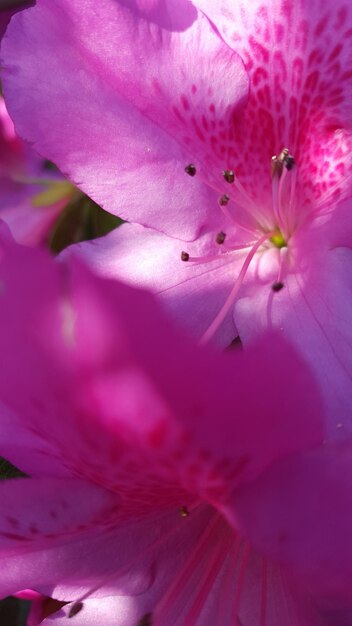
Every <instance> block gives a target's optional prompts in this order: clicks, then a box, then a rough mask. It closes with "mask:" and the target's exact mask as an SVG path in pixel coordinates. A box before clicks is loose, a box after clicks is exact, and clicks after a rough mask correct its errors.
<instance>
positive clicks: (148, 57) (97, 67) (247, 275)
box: [2, 0, 352, 437]
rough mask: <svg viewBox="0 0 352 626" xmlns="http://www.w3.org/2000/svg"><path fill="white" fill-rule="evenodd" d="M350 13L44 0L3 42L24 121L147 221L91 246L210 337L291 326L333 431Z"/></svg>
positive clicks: (53, 153)
mask: <svg viewBox="0 0 352 626" xmlns="http://www.w3.org/2000/svg"><path fill="white" fill-rule="evenodd" d="M194 5H197V6H199V7H200V8H201V9H203V10H204V12H205V13H206V15H209V17H210V18H211V20H213V22H214V24H215V28H212V27H211V25H210V24H209V23H208V21H207V20H206V19H205V18H204V16H202V15H201V14H199V13H198V12H197V10H196V8H195V6H194ZM351 27H352V8H351V7H350V4H349V3H348V2H347V1H346V0H337V1H336V2H333V3H329V4H328V5H326V3H325V2H324V0H309V1H308V0H299V1H297V2H293V0H292V2H291V1H290V0H275V1H274V2H271V3H270V4H267V3H263V2H262V1H260V2H259V0H253V1H251V2H246V3H243V2H241V1H239V2H236V3H233V2H229V1H228V2H226V1H223V2H220V1H219V2H207V1H206V0H204V1H201V0H199V2H194V3H193V4H192V3H189V2H186V1H185V0H179V1H178V2H175V1H171V0H156V1H155V2H137V1H132V0H130V1H126V0H124V1H122V0H120V1H117V0H102V1H101V2H99V3H98V6H97V3H96V2H95V0H87V1H86V2H85V4H84V7H82V3H81V2H80V1H79V0H59V1H58V2H55V4H53V3H52V2H51V1H50V0H38V2H37V6H36V7H35V8H33V9H29V10H28V11H25V12H23V13H22V14H21V15H18V16H16V17H15V18H13V20H12V23H11V25H10V27H9V29H8V32H7V35H6V37H5V40H4V43H3V52H2V54H3V63H4V68H5V69H4V87H5V94H6V96H7V99H8V104H9V107H10V110H11V114H12V115H13V118H14V119H15V120H16V124H17V127H18V130H19V132H20V133H21V134H22V135H23V136H24V137H25V138H26V139H28V140H30V141H31V142H33V143H34V144H35V146H36V148H37V149H38V150H39V151H40V152H41V153H42V154H43V155H45V156H47V157H48V158H50V159H52V160H53V161H54V162H56V163H57V164H58V165H59V167H60V168H61V169H62V170H63V171H64V172H65V173H66V174H67V175H68V176H69V177H70V178H71V179H73V180H74V181H75V182H76V183H77V184H78V185H80V186H81V187H82V189H84V190H85V191H86V192H87V193H88V194H89V195H91V196H92V197H93V198H94V199H95V200H96V201H97V202H98V203H100V204H101V205H102V206H103V207H104V208H106V209H107V210H109V211H111V212H116V213H118V214H119V215H121V216H122V217H123V218H125V219H128V220H129V221H132V222H137V223H138V224H140V225H141V226H139V225H134V226H132V225H128V226H123V227H122V228H120V229H118V230H117V231H116V232H114V233H112V234H111V235H109V236H108V237H107V238H106V239H105V240H102V241H101V242H94V243H92V244H86V245H83V246H81V247H80V248H79V250H80V251H81V253H82V254H83V255H84V256H85V257H86V258H87V260H88V261H90V262H91V263H92V264H93V265H94V267H96V268H97V269H98V270H100V271H102V272H103V273H104V274H106V275H110V276H112V275H114V276H119V277H122V278H124V279H127V280H129V281H131V282H133V283H134V284H140V285H145V286H148V287H150V288H152V289H153V290H154V291H155V292H159V293H160V297H161V299H162V300H163V301H164V303H165V304H166V306H167V307H168V308H169V309H170V310H172V311H173V314H174V317H175V318H176V319H178V320H179V323H180V324H182V325H184V326H185V327H187V328H189V329H190V330H191V331H192V332H193V334H194V335H195V336H198V337H201V336H203V340H204V339H205V340H209V339H212V336H213V335H217V339H218V341H219V342H220V343H222V344H223V345H227V344H228V343H229V342H230V341H231V340H232V339H233V338H234V336H235V335H236V334H237V331H238V332H239V334H240V337H241V339H242V341H243V342H244V343H245V344H247V343H249V342H250V341H252V339H253V337H254V336H255V335H256V334H257V333H258V332H260V331H261V330H262V329H263V328H268V327H276V328H279V329H280V330H282V332H283V333H284V335H285V336H287V337H288V338H290V340H291V341H293V342H295V343H296V345H297V347H298V348H299V350H300V351H301V352H302V354H303V355H304V356H305V358H306V359H307V360H308V361H309V362H310V364H311V366H312V367H313V368H314V369H315V371H316V375H317V377H318V379H319V381H320V384H321V388H322V390H323V392H324V395H325V404H326V408H327V412H328V422H329V429H330V436H331V437H336V436H338V435H341V434H343V435H344V436H346V434H348V432H349V431H350V428H351V419H350V416H351V414H352V403H351V398H352V394H351V374H352V356H351V355H352V349H351V348H352V336H351V325H350V319H349V318H350V315H349V310H350V306H351V281H350V274H351V269H350V268H351V251H350V245H351V233H352V230H351V217H350V215H351V212H350V202H351V182H350V181H351V156H350V155H351V135H350V130H351V116H350V102H349V100H350V93H351V80H352V67H351V59H352V54H351V36H350V29H351ZM92 33H94V36H92ZM217 33H221V35H222V37H223V38H224V39H225V40H226V43H225V42H224V40H223V39H221V38H220V35H218V34H217ZM58 50H60V54H58V53H57V51H58ZM58 76H60V80H58V79H57V77H58ZM285 148H287V149H288V152H286V151H285ZM273 155H276V157H275V159H274V161H272V157H273ZM185 168H186V171H187V173H185ZM232 172H234V175H233V174H232ZM187 174H190V175H187ZM193 174H195V175H194V176H193ZM232 179H234V180H232ZM143 226H144V227H145V226H149V227H150V229H146V228H143ZM160 231H162V233H166V235H168V236H166V235H163V234H162V233H161V232H160ZM185 241H188V242H189V243H185ZM238 248H242V250H238ZM181 251H184V252H185V253H186V254H184V255H183V259H188V262H182V261H181V259H180V255H181ZM197 257H198V260H197ZM199 257H200V258H199ZM212 259H214V260H212ZM248 266H249V268H248ZM234 307H235V309H234V321H235V325H234V323H233V320H232V314H233V308H234Z"/></svg>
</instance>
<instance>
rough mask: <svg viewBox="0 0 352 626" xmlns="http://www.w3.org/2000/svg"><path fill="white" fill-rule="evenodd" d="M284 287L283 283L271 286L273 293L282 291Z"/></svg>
mask: <svg viewBox="0 0 352 626" xmlns="http://www.w3.org/2000/svg"><path fill="white" fill-rule="evenodd" d="M284 286H285V285H284V283H280V282H277V283H274V284H273V285H272V286H271V288H272V290H273V291H281V289H283V288H284Z"/></svg>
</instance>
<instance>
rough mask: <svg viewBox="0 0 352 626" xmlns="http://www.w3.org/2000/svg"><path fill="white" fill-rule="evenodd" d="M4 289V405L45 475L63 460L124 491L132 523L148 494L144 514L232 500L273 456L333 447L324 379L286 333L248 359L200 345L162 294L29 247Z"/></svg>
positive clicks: (0, 314)
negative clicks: (326, 438)
mask: <svg viewBox="0 0 352 626" xmlns="http://www.w3.org/2000/svg"><path fill="white" fill-rule="evenodd" d="M0 280H2V284H3V294H2V306H1V308H0V344H1V347H2V364H3V368H4V372H5V375H4V376H3V377H1V378H0V400H1V402H2V403H3V404H4V405H5V406H6V408H7V409H9V411H10V415H13V416H14V419H13V428H14V432H15V433H17V431H18V432H19V433H20V435H19V441H20V445H22V442H23V444H24V443H25V438H26V436H27V438H28V446H29V447H30V449H33V448H34V450H35V452H36V455H35V457H34V459H33V470H34V472H35V473H36V475H38V471H40V461H39V457H38V453H39V451H41V453H42V454H43V459H44V467H45V471H46V468H47V467H48V462H47V458H46V457H48V456H49V459H51V458H54V461H55V464H54V465H53V467H51V468H50V471H51V472H55V471H56V470H55V465H56V464H60V463H61V464H62V465H63V466H64V468H65V469H66V470H68V471H69V472H71V473H73V474H74V475H76V476H80V477H84V478H86V479H87V478H88V479H89V480H93V481H94V483H96V484H100V485H102V486H104V487H105V488H108V489H110V490H112V491H117V492H119V493H120V492H122V493H123V494H125V495H124V498H125V501H124V506H125V511H126V515H131V514H134V512H135V510H134V507H135V506H136V501H138V499H139V498H140V500H141V505H140V509H139V512H140V514H141V513H142V512H143V511H145V512H147V511H149V510H150V508H153V507H154V506H156V505H158V506H160V507H161V508H163V507H164V506H166V505H167V506H170V505H171V504H172V505H175V504H176V505H177V506H180V504H179V503H180V499H181V498H184V499H185V500H186V503H187V501H188V500H189V499H190V498H193V497H194V495H195V494H196V495H198V496H202V497H203V498H206V499H210V500H211V501H212V502H218V501H219V502H221V501H222V500H223V498H224V497H225V495H226V492H227V491H228V490H229V489H230V490H231V489H232V486H233V485H234V484H236V483H238V481H240V480H244V479H248V478H250V477H252V476H253V475H256V474H257V473H258V472H260V471H262V470H263V468H264V467H266V466H267V465H268V464H270V463H271V462H272V460H273V459H275V458H277V457H278V456H281V455H284V454H286V453H287V452H290V451H293V450H296V449H300V448H301V447H302V446H305V445H311V444H312V443H317V442H319V441H321V438H322V430H321V420H322V416H321V405H320V399H319V395H318V394H317V390H316V387H315V385H314V382H313V381H312V379H311V376H310V373H309V371H308V370H307V368H306V367H305V365H304V363H303V362H302V361H301V359H297V358H296V356H295V354H294V352H293V351H292V350H291V348H290V346H289V345H287V344H286V342H282V341H280V340H279V339H278V338H277V337H275V336H270V335H269V336H268V337H267V338H264V339H263V340H262V341H261V343H259V344H258V345H257V346H255V347H253V348H252V349H251V350H248V352H247V353H246V354H242V353H241V352H239V353H237V354H236V353H235V354H227V355H221V354H218V353H217V352H215V351H213V350H211V349H200V348H197V347H195V346H194V344H193V343H191V342H190V341H187V340H186V339H185V338H184V337H183V336H182V335H180V334H179V332H178V331H177V330H175V329H174V328H173V327H172V326H171V325H170V323H169V320H168V319H167V318H166V317H165V316H164V314H163V313H162V311H160V310H159V309H158V308H157V306H156V304H155V302H154V300H153V299H152V297H151V296H148V295H147V294H145V293H144V292H138V291H136V290H133V289H131V288H130V287H128V286H125V285H123V284H121V283H117V282H116V281H107V280H106V281H104V280H102V279H98V278H96V277H94V276H93V275H91V274H90V273H89V272H88V270H86V269H85V268H84V267H83V266H82V265H80V264H79V263H78V262H77V261H75V260H74V259H73V260H72V262H71V263H69V264H66V265H65V264H57V265H55V263H54V262H53V261H52V260H49V259H47V258H46V256H45V255H44V253H41V252H40V251H36V250H30V249H25V248H21V247H19V246H14V247H13V250H12V252H11V251H9V252H8V254H7V255H6V256H5V257H4V259H3V261H2V263H1V265H0ZM44 286H45V288H44ZM141 315H142V320H143V324H141ZM19 361H20V363H21V367H20V368H19V367H18V363H19ZM204 381H206V385H205V384H204ZM288 381H289V382H288ZM18 388H21V394H18ZM298 390H299V392H298ZM283 415H285V419H282V416H283ZM48 416H49V419H48ZM8 417H9V416H8ZM10 428H11V425H10V421H9V419H8V418H7V419H6V429H4V430H5V433H6V431H7V433H8V434H6V437H7V439H6V457H7V458H8V459H9V460H10V461H11V460H12V449H13V454H14V460H15V459H16V461H17V460H18V452H19V448H18V446H17V444H16V438H17V435H16V436H14V437H13V442H14V443H13V448H12V445H11V443H10V441H9V439H10V432H11V430H10ZM97 433H99V438H98V437H97ZM67 442H72V445H68V443H67ZM4 451H5V447H4ZM24 461H25V462H26V468H25V469H26V470H27V471H29V470H30V467H28V465H29V463H30V458H29V455H28V456H27V455H26V456H25V458H24ZM38 461H39V463H38ZM49 467H50V464H49ZM20 468H21V464H20ZM156 480H157V481H158V482H160V483H162V484H163V485H165V489H164V490H160V491H158V490H156V487H155V481H156ZM142 493H143V494H144V496H143V497H142V496H141V494H142ZM148 493H149V494H150V497H149V498H147V494H148ZM143 507H144V508H143Z"/></svg>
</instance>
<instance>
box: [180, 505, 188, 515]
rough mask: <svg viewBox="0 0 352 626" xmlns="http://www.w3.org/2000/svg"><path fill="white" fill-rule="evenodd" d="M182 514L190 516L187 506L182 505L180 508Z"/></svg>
mask: <svg viewBox="0 0 352 626" xmlns="http://www.w3.org/2000/svg"><path fill="white" fill-rule="evenodd" d="M180 515H181V517H188V516H189V510H188V509H187V507H186V506H181V508H180Z"/></svg>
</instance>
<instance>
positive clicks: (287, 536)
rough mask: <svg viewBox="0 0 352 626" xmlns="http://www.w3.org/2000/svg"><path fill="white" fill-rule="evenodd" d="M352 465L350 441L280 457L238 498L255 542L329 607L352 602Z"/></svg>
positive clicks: (243, 523)
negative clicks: (351, 534)
mask: <svg viewBox="0 0 352 626" xmlns="http://www.w3.org/2000/svg"><path fill="white" fill-rule="evenodd" d="M351 471H352V444H351V442H348V443H343V444H334V445H333V444H329V445H326V446H325V447H323V448H321V449H319V450H317V451H312V452H305V453H301V454H297V455H293V456H292V457H291V458H289V459H287V460H284V461H282V462H278V463H276V464H275V465H274V466H273V467H272V468H271V469H269V470H268V471H267V472H265V473H264V475H263V476H262V477H260V478H259V479H258V480H257V481H254V482H253V483H252V484H250V485H247V486H246V487H243V488H240V489H239V490H238V491H237V492H236V494H235V495H234V500H233V502H234V509H235V519H236V521H237V523H239V525H240V528H241V529H242V531H244V532H245V534H246V535H247V537H249V538H250V540H251V541H253V543H254V546H255V547H256V548H257V549H258V550H259V551H260V552H262V553H264V554H267V556H268V557H269V558H272V559H273V560H275V561H278V562H280V563H282V564H284V565H286V566H287V567H289V568H290V569H291V570H292V571H293V572H294V573H295V575H296V576H297V577H298V579H299V580H300V582H301V584H304V585H305V587H306V588H307V589H310V591H311V592H312V593H313V594H314V595H315V597H316V599H317V601H318V602H319V604H320V605H321V606H322V608H323V609H324V610H328V609H330V610H332V609H336V610H337V609H339V608H341V609H343V608H346V606H351V602H352V583H351V581H352V543H351V540H350V529H351V519H352V495H351V484H350V483H351ZM346 603H347V604H346Z"/></svg>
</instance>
